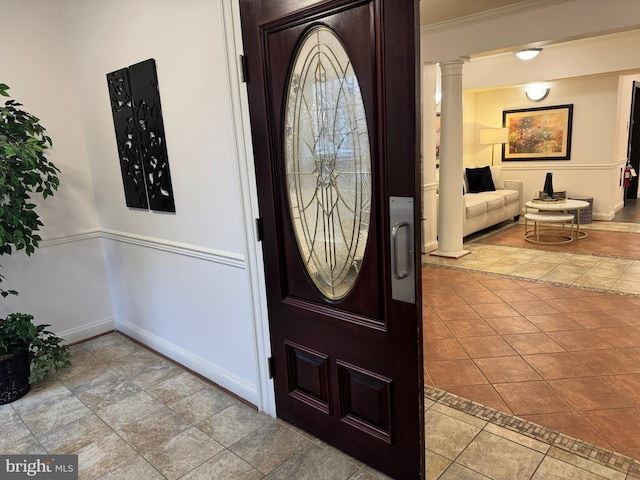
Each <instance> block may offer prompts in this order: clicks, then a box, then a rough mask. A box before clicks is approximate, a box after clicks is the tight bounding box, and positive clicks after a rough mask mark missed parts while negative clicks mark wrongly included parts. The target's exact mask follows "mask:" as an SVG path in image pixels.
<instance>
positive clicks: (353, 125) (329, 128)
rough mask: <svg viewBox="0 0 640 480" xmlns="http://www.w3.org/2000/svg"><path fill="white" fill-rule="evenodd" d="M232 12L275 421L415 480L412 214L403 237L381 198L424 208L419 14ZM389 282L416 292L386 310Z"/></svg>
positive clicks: (367, 8) (305, 7) (280, 4)
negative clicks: (249, 145) (239, 41)
mask: <svg viewBox="0 0 640 480" xmlns="http://www.w3.org/2000/svg"><path fill="white" fill-rule="evenodd" d="M240 5H241V18H242V30H243V41H244V48H245V55H246V64H247V70H248V71H247V72H246V78H247V80H248V84H247V88H248V93H249V107H250V114H251V128H252V139H253V147H254V157H255V161H256V174H257V178H258V197H259V203H260V212H261V216H262V218H263V225H264V241H263V251H264V258H265V277H266V282H267V302H268V309H269V326H270V334H271V350H272V355H273V360H274V385H275V392H276V408H277V413H278V416H279V417H280V418H283V419H284V420H286V421H288V422H290V423H292V424H294V425H297V426H299V427H300V428H303V429H304V430H306V431H308V432H310V433H312V434H313V435H315V436H317V437H319V438H321V439H323V440H325V441H326V442H328V443H330V444H332V445H334V446H336V447H338V448H340V449H342V450H344V451H345V452H347V453H349V454H351V455H353V456H355V457H357V458H360V459H362V460H363V461H365V462H366V463H368V464H370V465H372V466H373V467H375V468H377V469H379V470H382V471H384V472H386V473H388V474H391V475H393V476H394V477H395V478H420V475H421V472H422V469H423V466H422V459H423V455H424V445H423V435H422V404H423V391H422V359H421V339H422V335H421V331H420V328H421V316H420V313H421V304H420V298H421V296H420V295H419V294H418V292H420V275H419V269H416V268H415V265H419V264H420V263H419V248H417V246H418V245H419V242H418V240H419V239H418V238H417V235H418V234H417V231H419V229H416V228H414V226H417V225H419V217H420V215H419V213H420V212H419V211H415V210H411V209H410V210H409V213H408V220H407V221H404V220H403V222H402V225H400V224H398V225H391V223H390V213H389V204H390V199H391V197H394V198H398V199H406V200H407V201H406V202H405V204H406V205H419V204H420V202H419V201H418V202H416V201H415V199H414V197H415V196H416V195H417V194H418V193H417V192H419V189H418V182H419V175H418V171H419V161H418V160H419V140H418V136H417V131H418V124H417V120H416V111H417V105H419V103H418V101H419V99H418V98H417V97H416V78H417V77H416V72H417V66H416V62H417V57H416V56H417V50H416V49H417V28H416V18H417V17H416V12H417V3H416V2H413V1H409V0H370V1H363V0H359V1H353V0H332V1H324V2H307V1H305V2H301V1H299V0H263V1H261V2H255V1H250V0H241V1H240ZM341 48H342V49H344V52H345V55H346V57H342V56H341V53H340V52H341ZM300 58H301V59H302V64H303V65H307V66H310V68H305V67H300V68H298V69H297V70H296V65H300V64H301V63H300V62H298V59H300ZM344 58H348V61H345V60H344ZM318 59H320V60H318ZM339 59H343V60H339ZM305 62H307V63H305ZM314 62H315V63H314ZM292 69H293V72H295V73H294V74H292V73H291V72H292ZM356 85H357V86H358V87H359V92H360V93H359V95H360V97H358V95H356V93H355V92H356V90H357V89H356V88H355V87H356ZM301 90H305V91H306V92H311V94H310V95H309V96H307V97H304V98H303V97H302V96H301V95H302V94H301V93H300V91H301ZM347 97H349V101H346V98H347ZM358 98H361V100H362V103H361V106H360V103H359V100H358ZM292 99H293V100H292ZM336 99H338V100H336ZM353 99H355V100H354V102H351V103H349V102H350V101H351V100H353ZM330 102H333V103H330ZM345 102H346V103H345ZM292 105H293V107H292ZM345 105H347V106H346V107H345ZM292 108H298V109H299V110H297V111H295V112H294V113H293V114H292V110H291V109H292ZM301 112H303V113H301ZM339 112H342V113H344V115H342V116H341V115H338V113H339ZM363 117H364V118H363ZM299 126H302V127H303V128H300V129H299V128H298V127H299ZM365 126H366V128H365ZM364 131H366V137H363V135H365V133H363V132H364ZM356 137H357V138H356ZM365 145H368V150H369V154H368V158H370V167H369V166H368V164H367V161H366V158H365V157H366V154H363V153H362V151H363V150H364V148H361V147H363V146H365ZM300 186H304V189H301V190H300V191H299V190H297V189H298V188H299V187H300ZM365 223H366V224H367V225H366V228H364V227H362V225H364V224H365ZM394 226H395V227H396V229H395V231H396V233H397V232H400V234H399V236H400V237H401V238H402V239H403V241H402V242H401V243H403V244H404V243H406V244H407V248H406V249H405V250H402V252H400V253H398V251H396V250H392V247H393V248H400V247H399V246H398V245H397V244H394V241H397V238H396V237H394V235H395V234H393V233H392V232H393V231H394ZM365 230H366V231H365ZM296 235H297V236H296ZM346 244H353V245H356V248H355V250H354V252H355V253H354V254H353V255H352V256H349V255H346V254H345V253H344V252H345V251H349V249H348V248H346V247H345V245H346ZM365 246H366V247H365ZM345 248H346V250H345ZM340 252H342V253H340ZM392 256H393V258H394V260H395V261H397V262H399V263H398V264H396V265H395V266H396V268H400V269H402V274H401V275H395V276H394V275H393V273H394V272H392ZM398 265H400V266H398ZM345 268H346V269H348V271H347V270H345ZM416 270H418V272H417V271H416ZM317 272H320V273H321V274H322V275H317ZM395 273H396V274H397V272H395ZM406 277H408V278H406ZM343 278H348V279H354V278H355V281H354V282H353V284H349V285H347V287H345V288H342V287H341V285H342V284H341V283H340V281H341V280H342V279H343ZM392 278H393V279H394V280H393V281H394V282H403V281H407V282H410V285H411V286H410V287H409V289H410V290H411V289H412V290H413V292H411V291H409V293H408V294H407V295H406V298H403V300H402V301H399V300H394V298H393V296H392V288H391V287H392ZM405 278H406V280H405ZM394 285H395V283H394Z"/></svg>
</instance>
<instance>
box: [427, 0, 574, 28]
mask: <svg viewBox="0 0 640 480" xmlns="http://www.w3.org/2000/svg"><path fill="white" fill-rule="evenodd" d="M575 1H576V0H527V1H524V2H520V3H517V4H514V5H507V6H504V7H498V8H493V9H491V10H487V11H485V12H479V13H474V14H471V15H466V16H464V17H458V18H454V19H451V20H445V21H444V22H438V23H433V24H431V25H424V26H422V27H420V34H421V35H425V34H433V33H440V32H444V31H447V30H455V29H458V28H462V27H468V26H470V25H475V24H479V23H485V22H488V21H491V20H496V19H498V18H504V17H512V16H514V15H520V14H522V13H526V12H530V11H532V10H539V9H542V8H548V7H553V6H555V5H562V4H565V3H571V2H575Z"/></svg>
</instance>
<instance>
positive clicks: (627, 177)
mask: <svg viewBox="0 0 640 480" xmlns="http://www.w3.org/2000/svg"><path fill="white" fill-rule="evenodd" d="M630 185H631V165H629V164H627V165H626V167H624V186H625V187H628V186H630Z"/></svg>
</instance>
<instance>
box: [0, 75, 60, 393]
mask: <svg viewBox="0 0 640 480" xmlns="http://www.w3.org/2000/svg"><path fill="white" fill-rule="evenodd" d="M8 90H9V87H8V86H7V85H5V84H3V83H0V96H3V97H9V93H8ZM21 107H22V105H21V104H20V103H17V102H16V101H14V100H7V101H5V103H4V105H0V192H1V194H0V255H6V254H11V253H12V251H13V250H14V249H15V250H22V249H24V251H25V253H26V254H27V255H31V254H32V253H33V252H34V251H35V248H36V247H37V246H38V242H39V241H40V240H41V238H40V236H39V235H38V234H37V232H38V230H39V229H40V227H41V226H42V222H41V221H40V217H39V215H38V214H37V212H36V211H35V208H36V205H35V204H34V203H32V201H31V196H32V195H33V194H34V193H39V194H41V195H42V196H43V197H44V198H47V197H48V196H50V195H53V192H54V190H57V189H58V185H59V180H58V176H57V174H58V173H59V172H60V171H59V170H58V168H57V167H56V166H55V165H54V164H53V163H51V162H49V160H47V157H46V151H47V150H48V149H49V148H51V146H52V142H51V138H50V137H49V136H47V132H46V130H45V128H44V127H43V126H42V125H40V120H39V119H38V118H36V117H34V116H33V115H31V114H29V113H27V112H25V111H24V110H22V108H21ZM3 278H4V277H2V275H0V282H2V280H3ZM17 294H18V292H16V291H15V290H5V289H4V288H1V287H0V295H1V296H2V297H7V296H8V295H17ZM48 326H49V325H35V324H34V323H33V317H32V316H31V315H27V314H24V313H12V314H10V315H8V316H7V317H6V318H0V404H3V403H8V402H10V401H13V400H15V399H17V398H19V397H20V396H22V395H24V394H26V393H27V392H28V391H29V384H30V383H32V382H35V381H37V380H39V379H41V378H43V377H44V376H45V375H46V373H47V372H48V371H50V370H58V369H60V368H64V367H66V366H68V365H69V364H70V352H69V348H68V347H67V346H66V345H63V344H62V343H61V342H62V339H60V338H58V337H56V336H55V335H54V334H53V333H51V332H49V331H48V330H46V328H47V327H48ZM16 376H17V377H16ZM25 384H26V385H25ZM16 395H17V396H16Z"/></svg>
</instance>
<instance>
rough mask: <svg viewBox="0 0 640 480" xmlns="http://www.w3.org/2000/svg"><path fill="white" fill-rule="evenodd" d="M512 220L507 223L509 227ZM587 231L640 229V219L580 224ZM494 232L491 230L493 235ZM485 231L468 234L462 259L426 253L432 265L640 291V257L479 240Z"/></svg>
mask: <svg viewBox="0 0 640 480" xmlns="http://www.w3.org/2000/svg"><path fill="white" fill-rule="evenodd" d="M511 224H512V222H510V223H508V222H507V223H505V225H506V226H507V227H508V226H510V225H511ZM580 228H581V229H584V230H585V231H587V232H588V231H589V230H600V231H615V232H628V233H640V224H639V223H623V222H593V223H591V224H588V225H581V227H580ZM493 233H494V232H489V233H488V234H487V235H491V234H493ZM482 235H483V234H480V235H475V236H470V237H468V239H469V241H466V242H465V243H464V249H465V250H468V251H470V252H471V254H469V255H465V256H464V257H462V258H459V259H451V258H444V257H436V256H433V255H424V256H423V262H424V263H426V264H430V265H443V266H451V267H455V268H459V269H465V270H473V271H479V272H489V273H496V274H501V275H508V276H510V277H517V278H521V279H523V280H538V281H543V282H548V283H553V284H556V285H563V286H568V287H578V288H590V289H596V290H598V291H602V292H610V293H624V294H640V260H631V259H628V258H616V257H611V256H599V255H585V254H575V253H570V252H560V251H545V250H540V249H535V248H534V247H535V246H534V245H531V248H520V247H510V246H500V245H488V244H484V243H481V241H478V240H479V239H481V237H482Z"/></svg>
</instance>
